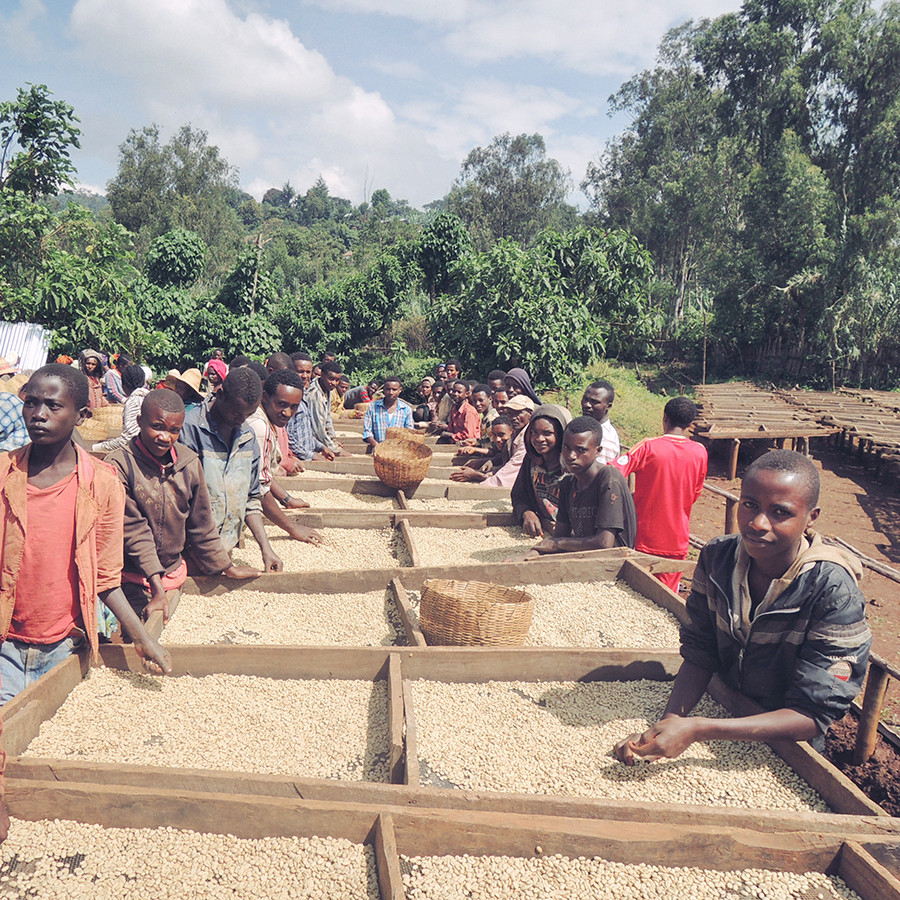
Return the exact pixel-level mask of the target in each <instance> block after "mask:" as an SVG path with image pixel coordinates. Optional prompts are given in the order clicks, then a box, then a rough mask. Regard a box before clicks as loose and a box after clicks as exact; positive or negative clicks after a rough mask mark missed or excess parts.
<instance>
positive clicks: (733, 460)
mask: <svg viewBox="0 0 900 900" xmlns="http://www.w3.org/2000/svg"><path fill="white" fill-rule="evenodd" d="M740 449H741V442H740V440H738V438H732V439H731V456H730V457H729V459H728V477H729V478H730V479H731V480H732V481H734V479H735V478H737V464H738V451H739V450H740Z"/></svg>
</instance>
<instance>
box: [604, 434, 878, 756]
mask: <svg viewBox="0 0 900 900" xmlns="http://www.w3.org/2000/svg"><path fill="white" fill-rule="evenodd" d="M818 502H819V474H818V472H817V471H816V468H815V466H813V464H812V463H811V462H810V461H809V460H808V459H807V458H806V457H805V456H803V455H802V454H800V453H795V452H794V451H793V450H774V451H772V452H771V453H767V454H766V455H765V456H762V457H760V458H759V459H758V460H756V462H754V463H753V464H752V465H751V466H750V467H749V468H748V469H747V472H746V474H745V475H744V480H743V482H742V484H741V502H740V506H739V507H738V530H739V532H740V533H739V534H730V535H725V536H724V537H719V538H715V539H714V540H712V541H710V542H709V543H708V544H707V545H706V546H705V547H704V548H703V550H702V551H701V553H700V559H699V561H698V563H697V568H696V571H695V573H694V579H693V590H692V591H691V595H690V597H689V598H688V601H687V608H688V612H689V613H690V619H691V621H690V624H689V625H685V626H682V629H681V655H682V657H683V659H684V662H683V663H682V665H681V668H680V669H679V671H678V675H677V676H676V678H675V685H674V687H673V689H672V694H671V696H670V698H669V702H668V704H667V705H666V709H665V712H664V713H663V716H662V719H661V720H660V721H659V722H657V723H656V724H655V725H653V726H651V727H650V728H648V729H647V731H645V732H644V733H643V734H641V735H637V734H635V735H631V737H629V738H627V739H625V740H623V741H620V742H619V743H618V744H617V745H616V747H615V752H616V756H618V758H619V759H620V760H622V762H624V763H626V764H628V765H633V764H634V760H635V757H638V758H642V759H645V760H647V761H653V760H657V759H662V758H670V759H671V758H674V757H676V756H680V755H681V754H682V753H683V752H684V751H685V750H686V749H687V748H688V747H689V746H690V745H691V744H692V743H693V742H694V741H709V740H739V741H774V740H792V741H810V742H811V743H812V744H813V746H814V747H816V749H821V747H822V746H823V745H824V737H825V732H826V731H827V730H828V726H829V725H830V724H831V723H832V722H833V721H835V720H836V719H839V718H841V716H843V715H844V713H845V712H846V710H847V707H848V706H849V705H850V701H851V700H852V699H853V698H854V697H855V696H856V695H857V694H858V693H859V689H860V687H861V686H862V682H863V678H864V677H865V673H866V664H867V662H868V659H869V648H870V646H871V641H872V636H871V633H870V631H869V626H868V625H867V624H866V615H865V598H864V597H863V595H862V594H861V593H860V591H859V588H858V587H857V586H856V581H857V578H858V577H859V575H860V574H861V573H862V568H861V567H860V566H859V564H858V563H857V562H856V560H854V559H851V558H849V557H847V556H845V554H843V553H842V552H841V551H839V550H837V549H836V548H833V547H829V546H826V545H825V544H824V543H823V542H822V539H821V538H820V537H819V536H818V535H816V534H813V533H812V532H810V531H808V529H809V527H810V526H811V525H812V524H813V523H814V522H815V521H816V519H817V518H818V516H819V507H818ZM715 673H718V674H719V675H720V676H721V678H722V679H723V681H725V683H726V684H728V686H729V687H732V688H734V689H736V690H738V691H741V692H742V693H743V694H744V695H746V696H747V697H749V698H750V699H751V700H754V701H756V703H758V704H759V705H760V706H761V707H763V709H764V710H765V712H762V713H759V714H757V715H751V716H743V717H741V718H737V719H707V718H704V717H701V716H691V715H690V712H691V710H692V709H693V708H694V707H695V706H696V705H697V703H698V701H699V700H700V698H701V697H702V696H703V693H704V691H705V690H706V687H707V685H708V684H709V681H710V679H711V678H712V676H713V674H715Z"/></svg>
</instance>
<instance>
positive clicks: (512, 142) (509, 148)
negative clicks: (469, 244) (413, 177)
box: [447, 132, 570, 250]
mask: <svg viewBox="0 0 900 900" xmlns="http://www.w3.org/2000/svg"><path fill="white" fill-rule="evenodd" d="M546 154H547V148H546V146H545V144H544V139H543V138H542V137H541V135H539V134H519V135H516V137H512V136H511V135H510V134H509V132H506V133H505V134H501V135H498V136H497V137H495V138H494V139H493V141H491V143H490V144H489V145H488V146H487V147H476V148H475V149H474V150H472V152H471V153H469V155H468V156H467V157H466V158H465V159H464V160H463V164H462V169H461V171H460V175H459V178H457V180H456V183H455V184H454V187H453V189H452V190H451V192H450V195H449V197H448V198H447V202H448V206H449V209H450V210H451V211H452V212H454V213H455V214H456V215H458V216H459V218H460V219H462V220H463V221H464V222H465V223H466V224H467V225H468V226H469V229H470V231H471V232H472V234H473V238H474V240H475V243H476V245H477V246H478V248H479V249H482V250H483V249H486V248H487V247H489V246H490V245H491V244H492V243H493V242H494V241H497V240H499V239H500V238H511V239H512V240H514V241H517V242H519V243H520V244H523V245H528V244H529V243H531V242H532V241H533V240H534V238H535V237H537V235H538V234H539V233H540V232H541V231H542V230H543V229H544V228H546V227H547V226H548V225H549V224H550V219H551V217H552V216H553V215H554V213H556V212H557V210H558V209H559V207H560V206H562V205H564V201H565V198H566V195H567V194H568V192H569V187H570V181H569V173H568V172H567V171H566V170H564V169H563V168H562V166H561V165H560V164H559V163H558V162H557V161H556V160H555V159H548V158H547V155H546Z"/></svg>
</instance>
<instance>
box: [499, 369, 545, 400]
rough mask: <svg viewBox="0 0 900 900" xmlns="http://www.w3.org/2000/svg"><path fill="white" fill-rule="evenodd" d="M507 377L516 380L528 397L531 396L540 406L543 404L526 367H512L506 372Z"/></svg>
mask: <svg viewBox="0 0 900 900" xmlns="http://www.w3.org/2000/svg"><path fill="white" fill-rule="evenodd" d="M506 379H509V380H511V381H514V382H515V383H516V384H517V385H519V388H520V390H521V391H522V393H523V394H524V395H525V396H526V397H531V399H532V400H534V402H535V403H536V404H537V405H538V406H540V405H541V398H540V397H538V395H537V394H536V393H535V392H534V388H533V387H532V386H531V377H530V376H529V374H528V373H527V372H526V371H525V370H524V369H510V370H509V371H508V372H507V373H506ZM506 379H504V381H505V380H506Z"/></svg>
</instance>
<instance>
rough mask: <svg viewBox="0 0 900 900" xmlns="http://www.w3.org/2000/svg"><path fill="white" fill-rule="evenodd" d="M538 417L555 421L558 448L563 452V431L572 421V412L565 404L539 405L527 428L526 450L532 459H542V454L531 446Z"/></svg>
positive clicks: (554, 427)
mask: <svg viewBox="0 0 900 900" xmlns="http://www.w3.org/2000/svg"><path fill="white" fill-rule="evenodd" d="M537 419H549V420H550V421H551V422H553V430H554V431H555V432H556V448H557V450H558V451H560V452H562V439H563V432H564V431H565V430H566V425H568V424H569V422H571V421H572V413H570V412H569V411H568V410H567V409H566V408H565V407H563V406H557V405H556V404H555V403H547V404H545V405H544V406H539V407H538V408H537V409H535V411H534V412H533V413H532V414H531V421H530V422H529V423H528V425H527V427H526V428H525V452H526V453H527V454H528V455H529V456H530V457H531V458H532V459H534V460H537V461H540V459H541V458H542V457H541V455H540V454H539V453H538V452H537V451H536V450H535V449H534V447H532V446H531V427H532V425H534V423H535V421H536V420H537Z"/></svg>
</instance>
